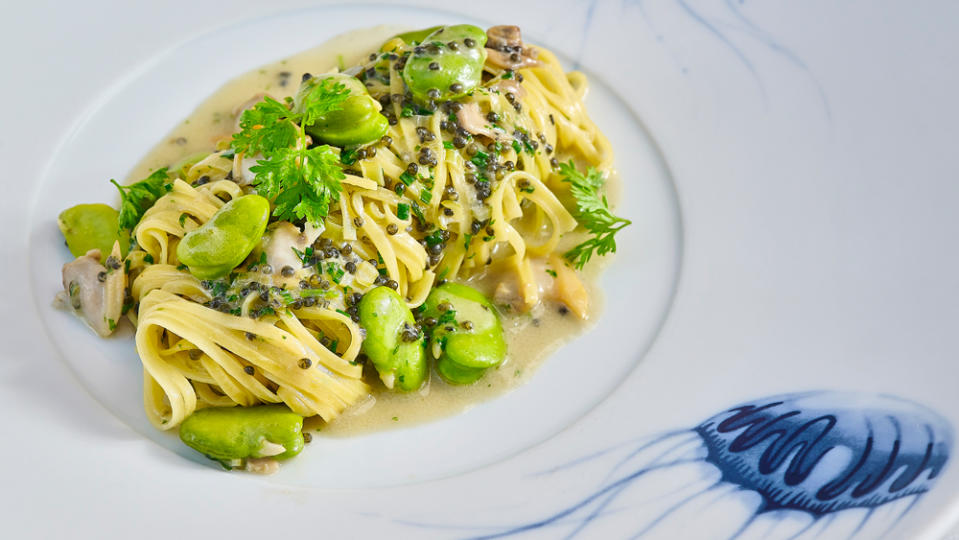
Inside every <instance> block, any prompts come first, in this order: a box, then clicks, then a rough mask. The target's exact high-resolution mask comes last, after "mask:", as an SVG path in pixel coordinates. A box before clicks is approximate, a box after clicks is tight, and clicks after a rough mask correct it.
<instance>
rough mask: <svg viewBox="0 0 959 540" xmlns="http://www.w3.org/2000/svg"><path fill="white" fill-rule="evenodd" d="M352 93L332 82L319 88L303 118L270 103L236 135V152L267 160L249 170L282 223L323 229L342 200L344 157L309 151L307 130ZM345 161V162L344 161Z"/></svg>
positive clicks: (327, 150)
mask: <svg viewBox="0 0 959 540" xmlns="http://www.w3.org/2000/svg"><path fill="white" fill-rule="evenodd" d="M349 96H350V91H349V89H347V88H346V86H345V85H343V84H342V83H338V82H335V81H334V80H333V79H327V80H324V81H323V82H322V83H320V84H317V85H316V86H314V87H313V88H312V89H311V90H310V91H309V92H308V93H307V94H306V95H305V96H304V98H303V101H302V103H301V106H300V107H298V109H297V110H298V111H299V112H293V111H292V110H291V109H289V108H288V106H287V105H286V104H283V103H280V102H279V101H277V100H275V99H273V98H271V97H265V98H263V101H261V102H259V103H257V104H256V105H254V106H253V107H252V108H250V109H247V110H246V111H244V112H243V115H242V116H241V117H240V128H241V130H240V132H239V133H235V134H234V135H233V141H232V142H231V146H232V148H233V150H234V151H237V152H245V153H246V154H248V155H255V154H263V157H264V159H261V160H257V165H255V166H253V167H250V171H251V172H253V173H254V174H255V177H254V179H253V181H252V182H251V183H252V184H253V186H255V187H256V191H257V193H259V194H260V195H262V196H264V197H266V198H268V199H270V200H271V201H273V204H275V205H276V208H274V210H273V215H274V216H275V217H277V218H278V219H281V220H289V221H294V220H308V221H310V222H311V223H313V224H315V225H318V224H319V223H320V222H321V221H322V220H323V218H325V217H326V216H327V214H329V211H330V208H329V207H330V203H332V202H334V201H337V200H339V196H340V192H341V191H342V190H343V185H342V183H341V181H342V180H343V178H345V175H344V174H343V170H342V169H341V168H340V163H341V160H342V161H343V162H347V161H349V160H350V159H351V155H350V154H349V153H348V152H344V155H339V154H338V153H337V151H336V150H334V149H333V148H332V147H330V146H328V145H322V146H316V147H313V148H308V144H307V137H306V132H305V128H306V127H308V126H311V125H313V124H314V123H315V122H316V121H317V120H318V119H319V118H320V117H322V116H323V115H325V114H328V113H330V112H332V111H335V110H338V109H340V108H341V107H342V104H343V102H344V101H345V100H346V99H347V98H348V97H349ZM344 158H345V159H344Z"/></svg>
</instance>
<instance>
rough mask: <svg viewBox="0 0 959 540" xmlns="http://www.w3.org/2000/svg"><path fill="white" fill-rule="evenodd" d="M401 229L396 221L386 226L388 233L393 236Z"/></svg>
mask: <svg viewBox="0 0 959 540" xmlns="http://www.w3.org/2000/svg"><path fill="white" fill-rule="evenodd" d="M398 231H399V228H398V227H397V226H396V223H390V224H389V225H387V226H386V234H388V235H390V236H392V235H394V234H396V233H397V232H398Z"/></svg>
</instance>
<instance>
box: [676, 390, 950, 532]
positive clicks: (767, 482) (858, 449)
mask: <svg viewBox="0 0 959 540" xmlns="http://www.w3.org/2000/svg"><path fill="white" fill-rule="evenodd" d="M695 431H696V432H697V433H699V434H700V436H702V438H703V440H704V441H705V443H706V445H707V447H708V448H709V454H708V456H707V458H706V460H707V461H709V462H711V463H713V464H714V465H716V466H717V467H719V469H720V470H722V472H723V478H724V480H727V481H730V482H733V483H736V484H739V485H742V486H743V487H747V488H749V489H754V490H756V491H758V492H759V493H760V494H762V495H763V497H764V502H765V509H767V510H769V509H775V508H794V509H798V510H803V511H807V512H810V513H813V514H824V513H828V512H832V511H836V510H841V509H843V508H852V507H865V508H870V507H875V506H878V505H880V504H884V503H886V502H889V501H892V500H895V499H897V498H900V497H905V496H908V495H912V494H918V493H924V492H926V491H928V490H929V489H930V488H931V487H932V484H933V482H934V481H935V479H936V478H937V477H938V476H939V474H940V473H941V471H942V469H943V467H944V466H945V463H946V461H947V459H948V456H949V451H950V449H951V446H952V431H951V429H950V428H949V425H948V424H947V423H946V421H945V420H944V419H942V418H941V417H939V415H937V414H935V413H934V412H932V411H930V410H929V409H926V408H924V407H921V406H919V405H917V404H914V403H911V402H908V401H906V400H902V399H898V398H893V397H889V396H881V395H879V396H876V395H867V396H863V395H857V394H848V393H838V392H819V393H815V394H796V395H789V396H777V397H774V398H770V399H769V400H764V401H763V402H760V403H758V404H757V403H749V404H744V405H741V406H738V407H734V408H732V409H729V410H728V411H726V412H724V413H720V414H718V415H716V416H713V417H712V418H710V419H708V420H706V421H705V422H703V423H702V424H700V425H699V426H697V427H696V429H695ZM842 452H846V453H848V454H849V456H850V458H849V460H848V463H847V464H845V465H844V466H837V463H835V462H833V463H831V464H830V465H831V468H832V469H833V470H826V471H824V470H820V468H821V466H822V465H823V464H824V463H826V461H828V460H826V459H825V458H826V456H827V455H829V454H830V453H834V454H836V453H842ZM783 465H785V466H786V470H785V473H784V474H782V477H781V478H780V477H779V476H778V474H777V471H779V470H780V468H781V467H782V466H783ZM810 480H812V481H810Z"/></svg>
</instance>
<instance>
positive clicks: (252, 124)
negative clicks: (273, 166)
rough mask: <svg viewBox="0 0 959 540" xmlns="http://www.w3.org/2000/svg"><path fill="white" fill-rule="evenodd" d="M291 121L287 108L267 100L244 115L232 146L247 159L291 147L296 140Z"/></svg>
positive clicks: (291, 115)
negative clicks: (246, 155)
mask: <svg viewBox="0 0 959 540" xmlns="http://www.w3.org/2000/svg"><path fill="white" fill-rule="evenodd" d="M294 117H295V115H294V114H293V113H292V112H291V111H290V110H289V109H287V107H286V105H284V104H282V103H280V102H279V101H277V100H275V99H273V98H271V97H269V96H267V97H265V98H263V101H261V102H259V103H257V104H256V105H254V106H253V107H251V108H249V109H247V110H245V111H243V115H242V116H240V132H239V133H234V134H233V141H231V145H232V146H233V149H234V150H236V151H237V152H245V153H246V154H248V155H250V156H252V155H255V154H259V153H262V154H264V155H266V154H268V153H270V152H272V151H274V150H276V149H278V148H287V147H289V146H292V145H293V143H294V142H295V141H296V138H297V128H296V125H294V124H293V120H294Z"/></svg>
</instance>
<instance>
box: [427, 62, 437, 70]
mask: <svg viewBox="0 0 959 540" xmlns="http://www.w3.org/2000/svg"><path fill="white" fill-rule="evenodd" d="M426 67H428V68H430V71H438V70H439V69H440V65H439V64H438V63H437V62H430V65H428V66H426Z"/></svg>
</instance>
